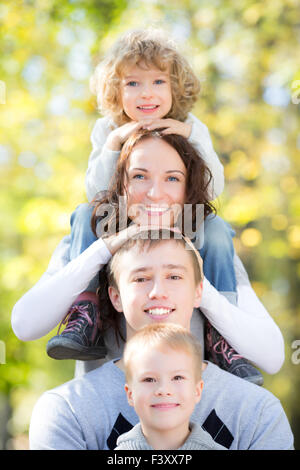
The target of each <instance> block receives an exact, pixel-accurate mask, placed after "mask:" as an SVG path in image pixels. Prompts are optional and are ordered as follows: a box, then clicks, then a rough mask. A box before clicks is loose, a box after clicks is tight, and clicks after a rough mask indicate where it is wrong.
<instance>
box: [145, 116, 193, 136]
mask: <svg viewBox="0 0 300 470" xmlns="http://www.w3.org/2000/svg"><path fill="white" fill-rule="evenodd" d="M142 127H143V129H148V130H149V131H153V130H155V129H159V128H162V127H163V128H164V130H163V131H160V133H161V134H163V135H167V134H177V135H182V136H183V137H186V138H187V139H188V138H189V136H190V135H191V132H192V124H189V123H187V122H181V121H176V119H170V118H167V119H153V120H151V121H148V122H146V123H144V124H143V126H142Z"/></svg>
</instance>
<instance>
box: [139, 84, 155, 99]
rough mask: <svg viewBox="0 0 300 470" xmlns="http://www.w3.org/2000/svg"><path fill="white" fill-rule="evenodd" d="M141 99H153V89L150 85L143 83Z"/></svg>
mask: <svg viewBox="0 0 300 470" xmlns="http://www.w3.org/2000/svg"><path fill="white" fill-rule="evenodd" d="M142 97H143V98H152V97H153V87H152V86H151V84H150V83H144V84H143V86H142Z"/></svg>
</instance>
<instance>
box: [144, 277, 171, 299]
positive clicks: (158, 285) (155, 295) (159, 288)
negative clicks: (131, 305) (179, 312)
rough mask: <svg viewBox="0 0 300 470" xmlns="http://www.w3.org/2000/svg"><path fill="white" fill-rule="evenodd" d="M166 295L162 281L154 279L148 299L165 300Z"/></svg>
mask: <svg viewBox="0 0 300 470" xmlns="http://www.w3.org/2000/svg"><path fill="white" fill-rule="evenodd" d="M167 297H168V294H167V292H166V290H165V286H164V282H163V281H162V279H154V281H153V285H152V287H151V291H150V292H149V298H150V299H161V298H167Z"/></svg>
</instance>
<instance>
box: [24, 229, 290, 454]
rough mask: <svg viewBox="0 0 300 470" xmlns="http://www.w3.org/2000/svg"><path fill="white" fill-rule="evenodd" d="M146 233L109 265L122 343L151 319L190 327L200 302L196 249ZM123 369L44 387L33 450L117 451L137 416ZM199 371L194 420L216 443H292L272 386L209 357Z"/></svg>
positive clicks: (114, 364)
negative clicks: (224, 367)
mask: <svg viewBox="0 0 300 470" xmlns="http://www.w3.org/2000/svg"><path fill="white" fill-rule="evenodd" d="M143 235H144V234H143V233H141V238H140V239H130V240H129V241H128V242H126V243H124V245H123V246H122V247H121V248H120V249H119V250H118V251H117V252H116V254H115V255H114V256H113V258H112V259H111V261H110V264H109V296H110V299H111V302H112V305H113V306H114V308H115V310H116V311H117V313H118V314H119V317H120V319H122V318H124V319H125V323H126V338H127V341H129V340H130V338H131V337H132V336H133V335H134V334H135V333H136V332H137V331H139V330H140V329H142V328H143V327H145V326H147V325H151V324H154V323H175V324H178V325H181V326H182V327H184V328H186V329H188V330H190V324H191V317H192V314H193V308H194V307H199V304H200V302H201V294H202V279H203V275H202V267H201V259H200V256H199V254H198V252H197V251H195V250H187V249H186V244H185V241H184V240H182V239H180V240H173V239H169V240H167V239H163V238H166V237H164V233H161V234H160V236H159V237H156V239H150V238H151V237H148V239H146V240H145V239H144V237H143ZM152 238H153V237H152ZM154 238H155V237H154ZM157 238H159V239H157ZM173 238H174V234H173ZM103 320H104V319H103ZM106 320H108V321H109V320H112V318H107V319H106ZM108 342H109V339H108ZM111 342H112V343H115V336H114V335H112V338H111ZM123 370H124V366H123V360H122V359H120V360H117V361H116V360H112V361H110V362H107V363H105V364H104V365H103V366H101V367H99V368H97V369H95V370H93V371H91V372H89V373H87V374H85V375H83V376H81V377H79V378H77V379H74V380H71V381H69V382H67V383H65V384H63V385H61V386H59V387H57V388H56V389H54V390H50V391H48V392H46V393H44V394H43V396H42V397H41V398H40V399H39V401H38V403H37V404H36V405H35V408H34V410H33V415H32V419H31V425H30V433H29V437H30V447H31V449H38V450H43V449H48V450H49V449H54V450H56V449H72V450H75V449H81V450H84V449H86V450H87V449H94V450H97V449H98V450H108V449H111V450H112V449H115V447H116V441H117V437H119V435H120V434H123V433H125V432H127V431H129V430H130V429H131V428H132V427H133V426H134V425H136V424H137V423H138V421H139V419H138V416H137V414H136V413H135V411H134V409H133V407H131V406H129V404H128V401H127V397H126V394H125V391H124V384H125V376H124V372H123ZM202 374H203V375H202V376H203V380H204V382H205V388H204V390H203V393H202V398H201V404H199V403H198V404H196V406H195V410H194V413H193V422H195V423H197V424H199V425H200V426H202V427H203V428H204V429H205V430H207V431H208V432H209V434H210V435H211V436H212V437H213V439H214V440H215V441H216V442H217V443H218V444H220V445H223V446H224V447H226V448H227V449H229V448H230V449H231V450H234V449H239V450H242V449H245V450H246V449H257V450H258V449H264V450H267V449H277V450H280V449H282V450H284V449H292V448H293V435H292V432H291V429H290V426H289V423H288V420H287V418H286V415H285V413H284V411H283V409H282V406H281V404H280V402H279V400H278V399H277V398H275V397H274V396H273V395H272V394H271V393H270V392H268V391H267V390H265V389H263V388H261V387H257V386H256V385H255V384H251V383H249V382H247V381H246V380H242V379H240V378H238V377H235V376H233V375H232V374H229V373H227V372H225V371H223V370H221V369H220V368H219V367H217V366H216V365H214V364H212V363H210V362H207V363H205V362H204V363H203V364H202Z"/></svg>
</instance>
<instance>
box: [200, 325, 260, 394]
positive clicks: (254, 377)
mask: <svg viewBox="0 0 300 470" xmlns="http://www.w3.org/2000/svg"><path fill="white" fill-rule="evenodd" d="M205 323H206V332H205V352H206V356H207V359H208V360H209V361H211V362H213V363H214V364H216V365H217V366H219V367H220V368H221V369H223V370H226V372H229V373H230V374H233V375H237V376H238V377H240V378H241V379H245V380H248V382H252V383H255V384H256V385H263V383H264V379H263V376H262V374H261V373H260V372H259V371H258V370H257V369H256V368H255V367H253V366H252V365H251V364H250V362H249V361H247V359H245V358H244V357H242V356H241V355H240V354H238V353H237V352H236V351H235V350H234V349H233V348H232V347H231V346H230V345H229V344H228V343H227V341H226V340H225V339H224V338H223V337H222V336H221V335H220V333H219V332H218V331H217V330H216V329H215V328H214V327H213V326H212V325H211V324H210V323H209V321H207V320H206V322H205Z"/></svg>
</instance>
